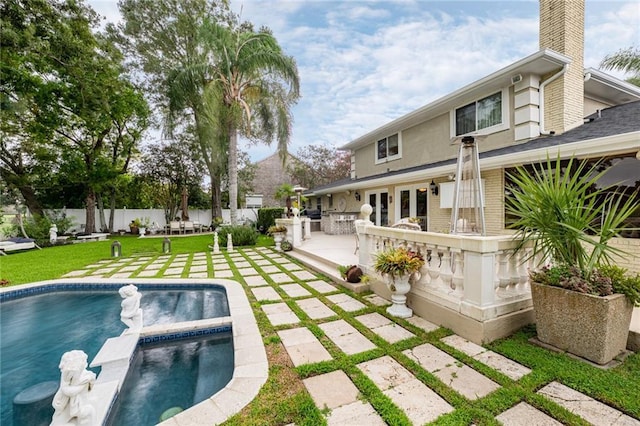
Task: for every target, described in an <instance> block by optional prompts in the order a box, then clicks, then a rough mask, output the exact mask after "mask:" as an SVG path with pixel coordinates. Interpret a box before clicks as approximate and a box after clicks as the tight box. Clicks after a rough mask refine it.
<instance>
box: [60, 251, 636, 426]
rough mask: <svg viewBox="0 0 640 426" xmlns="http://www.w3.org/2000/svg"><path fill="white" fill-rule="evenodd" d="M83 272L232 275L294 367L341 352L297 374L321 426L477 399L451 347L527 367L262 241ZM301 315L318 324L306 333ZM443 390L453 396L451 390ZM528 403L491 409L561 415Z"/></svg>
mask: <svg viewBox="0 0 640 426" xmlns="http://www.w3.org/2000/svg"><path fill="white" fill-rule="evenodd" d="M84 276H86V277H89V276H91V277H119V278H135V277H141V278H142V277H156V278H162V277H165V278H171V277H181V278H199V277H202V278H206V277H209V278H210V277H212V276H213V277H219V278H235V279H238V280H239V281H241V283H243V284H244V285H245V288H246V292H247V294H248V295H250V296H251V297H253V298H254V299H255V301H256V302H257V303H258V304H259V305H260V309H261V310H262V311H263V313H264V315H265V316H266V318H267V319H268V321H269V323H270V324H271V325H272V326H273V327H274V328H275V329H276V332H277V334H278V337H279V338H280V340H281V342H282V345H283V346H284V348H285V350H286V351H287V354H288V355H289V357H290V358H291V361H292V363H293V365H294V366H296V367H298V366H301V365H311V366H312V365H313V364H315V363H319V362H324V363H332V362H335V361H336V360H338V359H342V360H343V361H342V364H336V367H334V368H335V370H334V371H330V372H328V373H323V374H317V375H312V376H310V377H305V378H303V380H302V381H303V383H304V386H305V387H306V389H307V391H308V392H309V394H310V396H311V398H312V399H313V401H314V403H315V404H316V406H317V407H318V408H319V409H320V410H323V413H325V415H326V420H327V424H329V425H367V426H370V425H373V426H375V425H384V424H386V423H385V421H384V419H383V418H384V417H385V416H387V415H391V416H392V418H393V416H397V415H400V416H405V417H406V419H408V421H409V422H410V423H412V424H416V425H418V424H425V423H429V422H432V421H434V420H436V419H438V418H439V417H441V416H446V415H448V413H455V411H456V404H457V403H459V402H456V401H460V400H461V399H460V398H462V400H469V401H475V400H481V399H482V398H486V397H490V395H492V393H493V392H495V391H497V390H499V389H501V387H502V386H501V385H500V384H499V383H496V381H494V380H492V379H491V378H489V377H487V376H486V375H484V374H481V373H480V372H479V371H477V370H475V369H474V368H473V365H467V364H466V363H465V362H462V361H461V360H460V359H458V358H456V357H459V355H457V354H459V353H462V354H464V355H465V356H468V357H471V358H472V359H473V360H475V361H477V362H478V363H481V364H484V366H486V367H487V368H489V369H490V370H493V371H495V372H497V373H494V376H495V375H496V374H497V376H495V377H503V379H499V380H498V379H496V380H497V381H498V382H500V383H502V384H503V385H504V384H505V383H511V382H517V381H518V380H521V379H522V378H523V377H525V376H527V375H528V374H529V373H530V372H531V370H530V369H529V368H528V367H527V366H524V365H522V364H519V363H517V362H515V361H513V360H511V359H508V358H506V357H504V356H503V355H501V354H498V353H496V352H493V351H491V350H488V349H487V348H484V347H482V346H479V345H476V344H475V343H472V342H469V341H467V340H465V339H463V338H461V337H460V336H456V335H448V336H446V337H443V338H441V339H439V341H438V340H435V339H433V338H432V339H431V340H430V342H431V343H429V342H426V341H425V340H424V339H425V338H426V336H430V334H428V333H433V332H441V330H440V329H439V327H438V326H436V325H434V324H432V323H430V322H428V321H426V320H424V319H423V318H420V317H416V316H414V317H412V318H409V319H407V320H400V319H397V318H393V317H389V316H387V314H386V311H385V309H384V307H386V306H387V305H389V301H387V300H385V299H383V298H381V297H380V296H377V295H375V294H370V295H364V296H362V295H356V294H352V293H349V292H347V291H346V290H344V289H343V288H339V287H336V286H335V285H333V284H332V283H331V282H328V281H325V279H323V277H322V276H320V275H317V274H316V273H315V272H313V271H310V270H307V269H305V268H303V267H301V266H300V265H298V264H296V263H293V262H292V261H291V260H290V259H289V258H287V257H284V256H283V255H282V254H281V253H278V252H275V251H274V250H272V249H271V248H264V247H263V248H255V249H240V250H235V251H234V252H232V253H226V254H225V253H218V254H213V253H205V252H202V253H195V254H191V255H189V254H181V255H176V256H171V255H169V256H167V255H163V256H159V257H157V258H153V257H149V256H144V257H138V258H134V257H132V258H121V259H114V260H105V261H100V262H96V263H95V264H92V265H88V266H86V267H85V268H83V269H81V270H76V271H71V272H70V273H68V274H66V275H65V277H69V278H71V277H84ZM310 324H314V325H315V326H317V328H315V331H314V332H312V330H311V329H310V328H309V325H310ZM318 330H320V333H321V334H322V338H320V335H319V334H318ZM444 334H446V333H444ZM441 335H442V334H441ZM420 336H422V337H421V338H420V339H416V337H420ZM409 339H413V340H409ZM434 342H435V343H437V346H438V347H436V346H435V345H434V344H432V343H434ZM352 358H353V361H350V360H351V359H352ZM463 359H464V358H463ZM345 360H346V362H347V363H349V365H350V366H351V367H350V368H349V370H348V374H347V372H345V371H343V370H342V369H341V367H339V365H345V364H344V362H345ZM356 360H357V361H356ZM329 365H331V364H329ZM323 371H327V369H326V367H325V368H324V370H323ZM485 374H486V371H485ZM500 375H502V376H500ZM425 377H428V378H429V379H428V380H425ZM356 378H357V379H358V380H355V379H356ZM363 383H369V385H366V386H364V385H363ZM434 383H439V385H437V386H433V384H434ZM361 386H364V387H361ZM443 389H448V391H446V392H443ZM452 394H454V395H458V396H457V397H454V398H453V399H452V397H451V395H452ZM538 394H539V395H541V396H542V397H543V398H545V399H546V400H548V402H549V403H552V404H557V405H559V406H561V407H564V408H566V409H567V410H568V411H570V412H572V413H574V414H576V415H577V416H579V417H581V418H582V419H584V420H585V421H587V422H589V423H592V424H594V425H611V426H614V425H615V426H622V425H630V426H631V425H633V426H640V421H638V420H637V419H634V418H632V417H629V416H627V415H625V414H624V413H621V412H620V411H618V410H616V409H614V408H612V407H609V406H607V405H606V404H604V403H602V402H600V401H597V400H595V399H593V398H591V397H589V396H587V395H584V394H582V393H580V392H578V391H576V390H574V389H571V388H570V387H568V386H566V385H564V384H561V383H559V382H551V383H547V384H546V385H545V386H543V387H541V388H540V389H539V390H538ZM456 398H457V399H456ZM381 400H386V401H388V402H387V403H386V405H385V403H381ZM374 401H375V402H374ZM381 404H382V405H381ZM531 404H532V402H531V401H527V402H524V401H518V402H517V403H515V404H514V405H513V406H512V407H510V408H508V409H506V410H504V411H502V412H501V413H498V415H497V416H496V417H495V418H496V420H497V421H498V422H499V423H501V424H504V425H509V426H518V425H523V426H525V425H526V426H529V425H536V426H537V425H540V426H544V425H550V426H552V425H560V424H561V423H560V422H559V421H557V420H556V419H553V418H552V417H550V416H549V415H548V414H546V413H544V412H543V411H541V410H540V409H538V408H536V407H534V406H532V405H531ZM394 410H395V414H394V413H393V412H394ZM389 412H391V414H389Z"/></svg>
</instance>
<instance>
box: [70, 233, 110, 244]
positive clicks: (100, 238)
mask: <svg viewBox="0 0 640 426" xmlns="http://www.w3.org/2000/svg"><path fill="white" fill-rule="evenodd" d="M108 236H109V234H106V233H105V234H102V233H95V232H94V233H93V234H88V235H77V236H76V240H80V241H82V242H86V241H106V239H107V237H108Z"/></svg>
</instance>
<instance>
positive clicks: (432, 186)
mask: <svg viewBox="0 0 640 426" xmlns="http://www.w3.org/2000/svg"><path fill="white" fill-rule="evenodd" d="M429 189H431V194H432V195H438V184H436V183H435V182H434V181H433V179H431V183H430V184H429Z"/></svg>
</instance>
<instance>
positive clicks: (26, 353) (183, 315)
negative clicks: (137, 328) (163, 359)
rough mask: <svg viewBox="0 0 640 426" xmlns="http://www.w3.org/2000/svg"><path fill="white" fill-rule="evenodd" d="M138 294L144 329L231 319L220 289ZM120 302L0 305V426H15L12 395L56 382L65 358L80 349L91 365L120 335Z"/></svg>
mask: <svg viewBox="0 0 640 426" xmlns="http://www.w3.org/2000/svg"><path fill="white" fill-rule="evenodd" d="M139 290H140V292H141V293H142V301H141V307H142V309H143V312H144V325H145V326H147V325H153V324H169V323H173V322H182V321H190V320H196V319H201V318H212V317H219V316H227V315H229V308H228V304H227V300H226V293H225V290H224V288H223V287H215V288H207V289H202V290H194V289H182V288H181V289H180V290H156V289H148V290H147V289H145V287H144V286H139ZM121 301H122V299H121V298H120V295H119V294H118V292H117V287H114V288H112V289H110V290H105V291H96V290H92V291H91V292H86V291H62V292H55V293H46V294H39V295H35V296H29V297H24V298H20V299H15V300H7V301H3V302H2V303H1V304H0V357H1V359H0V388H1V395H0V399H1V403H0V405H1V406H0V409H1V413H2V414H1V417H0V424H2V425H3V426H5V425H6V426H10V425H13V412H12V411H13V408H12V402H13V399H14V397H15V395H16V394H18V393H19V392H21V391H22V390H23V389H25V388H28V387H30V386H33V385H35V384H37V383H40V382H44V381H50V380H53V381H59V379H60V371H59V369H58V364H59V362H60V357H61V356H62V354H63V353H65V352H67V351H69V350H72V349H80V350H83V351H85V352H86V353H87V355H88V357H89V360H92V359H93V358H94V357H95V355H96V354H97V353H98V351H99V350H100V348H101V347H102V345H103V343H104V342H105V340H106V339H108V338H110V337H114V336H118V335H120V334H121V333H122V331H123V330H124V329H125V326H124V324H123V323H122V322H121V321H120V303H121ZM178 358H179V357H178ZM172 361H173V359H172V360H171V361H169V362H172ZM97 372H98V371H96V373H97ZM152 424H153V423H152ZM14 426H19V425H14Z"/></svg>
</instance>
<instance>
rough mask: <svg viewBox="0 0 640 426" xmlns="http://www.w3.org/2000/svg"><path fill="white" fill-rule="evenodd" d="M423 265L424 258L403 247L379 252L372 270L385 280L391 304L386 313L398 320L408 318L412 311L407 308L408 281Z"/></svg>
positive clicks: (409, 286) (409, 285)
mask: <svg viewBox="0 0 640 426" xmlns="http://www.w3.org/2000/svg"><path fill="white" fill-rule="evenodd" d="M423 265H424V258H423V257H422V256H421V255H420V254H419V253H416V252H414V251H411V250H409V249H407V248H405V247H397V248H392V249H387V250H384V251H382V252H379V253H378V254H377V255H376V260H375V263H374V264H373V268H374V269H375V271H376V272H378V273H379V274H382V276H383V277H385V278H386V280H387V285H388V287H389V289H390V290H391V302H392V303H393V304H392V305H391V306H390V307H389V308H387V312H388V313H390V314H391V315H393V316H395V317H399V318H409V317H411V316H412V315H413V311H412V310H411V309H410V308H409V307H407V304H406V302H407V296H406V294H407V293H409V290H411V284H410V283H409V279H410V278H411V275H412V274H414V273H415V272H418V271H419V270H420V268H422V266H423Z"/></svg>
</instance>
